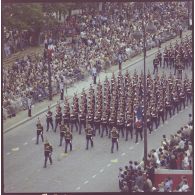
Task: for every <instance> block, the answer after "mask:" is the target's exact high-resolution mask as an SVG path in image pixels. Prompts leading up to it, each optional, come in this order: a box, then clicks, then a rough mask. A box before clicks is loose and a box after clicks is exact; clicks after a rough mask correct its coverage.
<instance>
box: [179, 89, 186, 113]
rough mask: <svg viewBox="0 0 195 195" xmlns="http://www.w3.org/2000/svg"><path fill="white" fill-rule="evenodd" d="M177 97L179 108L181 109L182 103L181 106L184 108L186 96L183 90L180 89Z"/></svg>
mask: <svg viewBox="0 0 195 195" xmlns="http://www.w3.org/2000/svg"><path fill="white" fill-rule="evenodd" d="M179 99H180V110H181V108H182V104H183V108H185V99H186V96H185V93H184V91H183V90H181V91H180V93H179Z"/></svg>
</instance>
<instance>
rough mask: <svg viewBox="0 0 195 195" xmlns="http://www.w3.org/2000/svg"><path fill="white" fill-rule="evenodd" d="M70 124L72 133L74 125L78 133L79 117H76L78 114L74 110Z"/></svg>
mask: <svg viewBox="0 0 195 195" xmlns="http://www.w3.org/2000/svg"><path fill="white" fill-rule="evenodd" d="M70 123H71V131H73V125H75V127H76V131H78V125H77V117H76V113H75V111H74V110H73V111H72V113H71V115H70Z"/></svg>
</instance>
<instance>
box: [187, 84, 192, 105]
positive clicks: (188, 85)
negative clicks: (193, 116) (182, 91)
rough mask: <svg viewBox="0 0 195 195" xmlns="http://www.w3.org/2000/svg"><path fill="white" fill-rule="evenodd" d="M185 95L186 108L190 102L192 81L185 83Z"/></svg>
mask: <svg viewBox="0 0 195 195" xmlns="http://www.w3.org/2000/svg"><path fill="white" fill-rule="evenodd" d="M186 93H187V94H186V95H187V106H188V102H190V103H191V102H192V81H191V82H190V83H189V81H188V82H187V87H186Z"/></svg>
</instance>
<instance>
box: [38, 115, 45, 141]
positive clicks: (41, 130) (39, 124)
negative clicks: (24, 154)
mask: <svg viewBox="0 0 195 195" xmlns="http://www.w3.org/2000/svg"><path fill="white" fill-rule="evenodd" d="M36 126H37V142H36V144H39V135H41V139H42V142H44V140H43V126H42V125H41V122H40V120H39V118H38V121H37V125H36Z"/></svg>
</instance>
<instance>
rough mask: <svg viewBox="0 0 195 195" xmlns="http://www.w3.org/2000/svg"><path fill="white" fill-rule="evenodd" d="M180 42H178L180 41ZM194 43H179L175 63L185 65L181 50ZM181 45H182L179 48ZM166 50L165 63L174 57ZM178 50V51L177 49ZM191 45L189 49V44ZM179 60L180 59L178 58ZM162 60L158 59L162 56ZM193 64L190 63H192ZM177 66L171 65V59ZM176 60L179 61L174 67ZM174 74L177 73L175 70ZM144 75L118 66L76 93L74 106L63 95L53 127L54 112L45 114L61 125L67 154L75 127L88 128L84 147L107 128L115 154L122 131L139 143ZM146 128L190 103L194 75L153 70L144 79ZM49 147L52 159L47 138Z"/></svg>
mask: <svg viewBox="0 0 195 195" xmlns="http://www.w3.org/2000/svg"><path fill="white" fill-rule="evenodd" d="M176 45H177V43H176ZM189 45H190V42H189V40H188V39H186V41H185V42H182V43H181V44H180V45H179V46H177V47H175V48H176V49H175V50H176V52H175V53H177V55H175V60H174V63H179V64H182V62H183V58H182V53H183V49H184V48H188V47H189ZM181 48H182V49H181ZM167 50H168V49H165V53H164V60H163V61H164V64H166V63H168V65H170V67H171V64H172V62H169V60H168V62H166V60H167ZM177 50H179V52H178V51H177ZM189 50H190V49H189ZM177 60H179V62H177ZM159 62H160V61H159ZM189 63H190V62H189ZM189 63H183V64H184V66H186V67H185V68H188V66H190V65H189ZM172 65H173V64H172ZM176 66H177V65H176V64H175V67H176ZM174 74H175V72H174ZM143 83H144V76H143V73H141V74H140V75H138V74H137V72H136V70H135V71H134V74H133V76H131V75H130V74H129V72H128V71H126V73H125V74H124V75H123V74H122V73H121V71H119V73H118V75H117V76H116V75H115V74H114V73H113V74H112V77H111V80H108V78H107V77H106V78H105V80H104V82H103V83H101V82H100V81H99V82H98V84H97V86H96V90H95V89H94V88H93V86H92V85H90V88H89V91H88V93H86V92H85V90H84V89H83V91H82V93H81V97H80V101H79V98H78V97H77V94H74V97H73V101H72V106H71V109H70V105H69V101H68V99H67V98H65V101H64V109H63V113H62V108H61V106H60V104H59V103H58V105H57V106H56V113H55V127H54V125H53V117H52V115H53V114H52V112H51V110H50V108H49V107H48V111H47V114H46V122H47V130H46V131H48V130H49V126H51V127H52V129H53V131H54V132H56V130H57V128H58V127H59V129H60V144H59V146H62V141H63V140H65V153H67V148H68V145H69V146H70V151H71V150H72V138H73V136H72V133H73V130H74V129H75V130H76V131H77V132H78V133H79V134H81V133H82V131H84V130H85V134H86V149H87V150H88V145H89V142H90V143H91V147H93V145H94V143H93V137H94V136H96V135H97V133H98V134H99V135H100V137H103V136H104V134H105V133H106V136H108V138H111V140H112V145H111V153H113V149H114V145H115V144H116V148H117V150H118V140H119V137H120V134H121V136H122V138H125V140H126V141H128V137H129V135H130V138H131V140H132V139H133V135H135V137H136V138H135V143H138V137H139V136H140V139H141V140H142V139H143V135H142V132H143V122H142V121H140V120H137V119H136V114H137V112H138V110H140V109H141V112H142V116H143V117H144V112H143V110H144V109H143V107H144V106H143V102H144V88H143ZM145 97H146V128H147V130H149V133H150V134H151V133H152V131H153V130H155V129H157V128H158V127H159V125H160V123H164V122H165V120H167V119H168V116H169V117H170V118H171V117H172V116H173V115H174V114H175V113H176V112H177V113H178V112H179V111H180V110H181V109H182V107H183V108H185V106H186V105H188V103H189V102H190V103H191V102H192V79H188V76H187V75H185V78H184V79H183V80H182V78H181V77H175V76H174V75H173V74H172V73H171V72H170V75H166V74H165V73H163V74H162V76H159V75H158V74H157V76H156V77H155V78H152V75H151V74H150V72H149V71H148V73H147V78H146V94H145ZM36 126H37V144H38V142H39V136H41V138H42V141H44V139H43V126H42V125H41V122H40V120H39V119H38V122H37V124H36ZM44 148H45V163H44V167H46V164H47V160H48V159H49V160H50V163H51V164H52V158H51V154H52V146H51V145H50V144H49V142H48V141H47V140H46V142H45V144H44Z"/></svg>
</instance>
